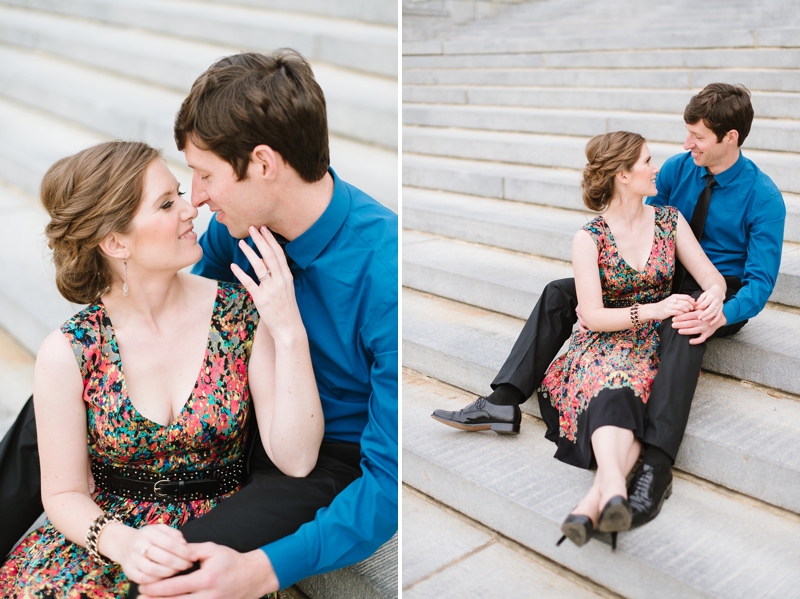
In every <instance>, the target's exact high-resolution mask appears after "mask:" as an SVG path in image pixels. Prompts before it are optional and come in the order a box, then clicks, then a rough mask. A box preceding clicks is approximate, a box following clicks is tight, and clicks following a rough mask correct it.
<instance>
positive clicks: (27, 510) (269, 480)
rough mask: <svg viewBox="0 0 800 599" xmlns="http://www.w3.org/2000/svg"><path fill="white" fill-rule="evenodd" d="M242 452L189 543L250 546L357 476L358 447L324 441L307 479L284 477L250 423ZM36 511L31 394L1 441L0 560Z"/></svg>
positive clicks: (286, 531) (281, 533) (277, 533)
mask: <svg viewBox="0 0 800 599" xmlns="http://www.w3.org/2000/svg"><path fill="white" fill-rule="evenodd" d="M248 453H249V454H250V457H249V460H248V478H247V480H246V482H245V485H244V487H243V488H242V489H241V490H240V491H239V492H237V493H235V494H234V495H233V496H231V497H229V498H228V499H226V500H225V501H223V502H221V503H220V504H219V505H217V506H216V507H215V508H214V509H213V510H211V511H210V512H209V513H208V514H206V515H205V516H203V517H202V518H199V519H197V520H193V521H191V522H188V523H187V524H186V525H185V526H184V527H183V528H181V531H182V532H183V534H184V536H185V537H186V539H187V540H188V541H190V542H205V541H212V542H214V543H218V544H221V545H226V546H228V547H231V548H233V549H236V550H237V551H251V550H253V549H257V548H258V547H261V546H263V545H265V544H267V543H271V542H272V541H277V540H278V539H280V538H283V537H285V536H287V535H290V534H292V533H293V532H295V531H296V530H297V529H298V528H300V526H301V525H303V524H304V523H306V522H309V521H311V520H313V519H314V516H315V515H316V513H317V510H319V509H320V508H322V507H326V506H328V505H330V503H331V501H333V498H334V497H336V495H338V494H339V493H340V492H341V491H342V490H343V489H344V488H345V487H347V486H348V485H349V484H350V483H351V482H353V481H354V480H356V479H357V478H358V477H360V476H361V447H360V445H359V444H358V443H345V442H340V443H328V442H325V443H323V444H322V446H321V448H320V454H319V459H318V460H317V465H316V466H315V468H314V470H313V471H312V472H311V473H310V474H309V475H308V476H307V477H305V478H293V477H290V476H286V475H285V474H283V473H282V472H281V471H280V470H278V468H277V466H275V465H274V464H273V463H272V462H271V461H270V459H269V457H267V454H266V452H265V451H264V447H263V445H262V443H261V440H260V438H259V437H258V428H257V427H256V426H255V421H254V420H253V427H252V430H251V438H250V442H249V444H248ZM42 511H43V508H42V502H41V473H40V470H39V452H38V447H37V438H36V425H35V420H34V412H33V398H31V399H29V400H28V402H27V403H26V404H25V407H24V408H23V409H22V412H20V415H19V416H18V417H17V420H16V422H15V423H14V425H13V426H12V428H11V429H10V430H9V432H8V433H7V434H6V436H5V438H4V439H3V441H2V443H0V518H2V520H0V523H2V527H0V532H1V533H2V534H0V543H1V544H0V562H2V561H3V560H5V557H6V555H7V554H8V553H9V552H10V551H11V548H12V547H13V546H14V544H15V543H16V542H17V541H18V540H19V538H20V537H21V536H22V535H23V534H24V533H25V531H26V530H27V529H28V528H29V527H30V526H31V525H32V524H33V523H34V521H35V520H36V518H38V517H39V515H40V514H41V513H42ZM133 586H135V585H133ZM134 590H135V589H132V592H133V591H134ZM132 596H135V595H132Z"/></svg>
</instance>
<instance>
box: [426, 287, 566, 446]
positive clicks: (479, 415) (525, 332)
mask: <svg viewBox="0 0 800 599" xmlns="http://www.w3.org/2000/svg"><path fill="white" fill-rule="evenodd" d="M577 306H578V297H577V294H576V292H575V280H574V279H559V280H557V281H552V282H550V283H548V284H547V285H546V286H545V288H544V290H543V291H542V295H541V296H540V297H539V301H538V302H536V306H535V307H534V308H533V312H531V315H530V316H529V317H528V320H527V322H526V323H525V326H524V327H523V329H522V332H521V333H520V335H519V337H517V340H516V342H515V343H514V347H513V348H512V349H511V353H510V354H509V356H508V358H506V361H505V363H504V364H503V367H502V368H501V369H500V372H499V373H498V374H497V376H496V377H495V379H494V381H492V389H493V390H494V391H493V392H492V393H491V394H490V395H488V396H487V397H481V398H479V399H478V400H477V401H475V402H474V403H472V404H470V405H468V406H466V407H465V408H464V409H462V410H458V411H457V412H452V411H449V410H436V411H434V413H433V418H434V419H436V420H438V421H439V422H441V423H442V424H447V425H448V426H452V427H455V428H459V429H462V430H468V431H476V430H493V431H495V432H497V433H506V434H507V433H518V432H519V426H520V422H521V420H522V416H521V413H520V409H519V404H521V403H524V402H525V401H527V399H528V397H530V396H531V395H533V393H534V391H536V389H538V388H539V386H540V385H541V384H542V380H543V379H544V375H545V372H546V371H547V367H548V366H549V365H550V362H552V361H553V359H554V358H555V357H556V354H557V353H558V350H559V349H561V346H562V345H563V344H564V342H565V341H566V340H567V339H569V336H570V334H571V333H572V327H573V325H574V324H575V322H576V321H577V316H576V314H575V308H576V307H577Z"/></svg>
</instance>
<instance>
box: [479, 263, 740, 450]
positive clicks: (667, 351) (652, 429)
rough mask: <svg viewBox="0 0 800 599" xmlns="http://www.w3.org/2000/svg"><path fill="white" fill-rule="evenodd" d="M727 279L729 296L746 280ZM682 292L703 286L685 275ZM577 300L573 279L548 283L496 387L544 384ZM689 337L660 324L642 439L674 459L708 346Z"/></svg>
mask: <svg viewBox="0 0 800 599" xmlns="http://www.w3.org/2000/svg"><path fill="white" fill-rule="evenodd" d="M725 282H726V283H727V286H728V289H727V293H726V300H727V299H730V297H731V296H732V295H734V294H735V293H736V292H737V291H738V290H739V289H741V287H742V284H741V282H740V281H739V279H737V278H736V277H725ZM680 292H681V293H685V294H687V295H692V296H693V297H695V298H696V297H698V296H699V295H700V294H701V293H702V290H701V289H700V286H699V285H698V284H697V283H696V282H695V281H694V279H692V278H691V277H690V276H688V275H687V276H686V279H685V280H684V282H683V285H682V287H681V291H680ZM577 305H578V296H577V293H576V291H575V281H574V279H559V280H557V281H552V282H551V283H548V284H547V285H546V286H545V288H544V290H543V291H542V295H541V296H540V297H539V301H538V302H536V306H535V307H534V308H533V312H531V315H530V317H528V321H527V322H526V323H525V326H524V327H523V328H522V332H521V333H520V335H519V337H518V338H517V341H516V342H515V343H514V347H513V348H512V349H511V353H510V354H509V356H508V358H507V359H506V361H505V363H504V364H503V366H502V368H501V369H500V372H498V374H497V376H496V377H495V379H494V380H493V381H492V388H493V389H495V388H497V386H498V385H500V384H503V383H510V384H511V385H513V386H514V387H516V388H517V389H519V390H520V391H521V392H522V393H523V394H524V395H525V397H526V398H527V397H530V396H531V395H533V393H534V392H535V391H536V390H537V389H538V388H539V387H540V386H541V384H542V380H543V379H544V375H545V373H546V372H547V367H548V366H549V365H550V363H551V362H552V361H553V360H554V359H555V357H556V355H557V354H558V350H559V349H560V348H561V346H562V345H563V344H564V342H565V341H566V340H567V339H569V337H570V335H571V333H572V327H573V326H574V324H575V323H576V322H577V320H578V318H577V316H576V314H575V308H576V307H577ZM746 323H747V321H746V320H745V321H743V322H737V323H735V324H732V325H726V326H723V327H720V328H719V329H717V331H716V332H715V333H714V335H713V336H714V337H727V336H729V335H733V334H734V333H736V332H737V331H738V330H739V329H741V328H742V327H743V326H744V325H745V324H746ZM689 339H691V337H690V336H688V335H681V334H679V333H678V332H677V330H675V329H673V328H672V319H671V318H669V319H667V320H665V321H663V322H662V323H661V365H660V366H659V369H658V374H657V375H656V378H655V380H654V381H653V388H652V390H651V392H650V398H649V400H648V402H647V413H646V419H645V434H644V439H643V441H644V442H645V443H646V444H648V445H655V446H656V447H658V448H660V449H662V450H663V451H665V452H666V453H667V454H669V455H670V457H671V458H672V460H673V462H674V461H675V456H676V455H677V454H678V448H679V447H680V444H681V441H682V439H683V433H684V431H685V430H686V423H687V422H688V419H689V410H690V408H691V406H692V398H693V397H694V392H695V389H696V388H697V379H698V377H699V375H700V366H701V364H702V362H703V356H704V355H705V351H706V344H705V343H701V344H699V345H691V344H690V343H689Z"/></svg>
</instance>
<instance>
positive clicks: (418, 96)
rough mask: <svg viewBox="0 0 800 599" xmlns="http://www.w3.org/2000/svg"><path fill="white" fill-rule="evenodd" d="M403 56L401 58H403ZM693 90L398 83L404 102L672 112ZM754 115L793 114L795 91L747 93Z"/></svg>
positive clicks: (799, 105) (799, 106)
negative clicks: (400, 85) (401, 87)
mask: <svg viewBox="0 0 800 599" xmlns="http://www.w3.org/2000/svg"><path fill="white" fill-rule="evenodd" d="M404 60H405V59H404ZM698 91H700V88H696V89H646V88H645V89H633V88H592V87H556V86H554V87H535V86H523V85H515V86H513V87H511V86H488V85H481V86H469V85H414V84H410V83H405V84H404V85H403V103H404V105H409V104H411V103H416V102H422V103H425V102H427V103H444V104H470V105H495V106H496V105H502V106H532V107H539V108H559V107H560V108H579V109H607V110H632V111H637V112H677V113H680V114H682V113H683V109H684V108H685V107H686V104H687V103H688V102H689V99H690V98H691V97H692V96H693V95H694V94H695V93H697V92H698ZM752 103H753V108H754V110H755V113H756V115H757V116H758V117H759V118H783V119H792V118H794V117H795V116H796V115H797V114H798V112H800V98H798V95H797V94H796V93H787V92H763V91H755V92H753V93H752Z"/></svg>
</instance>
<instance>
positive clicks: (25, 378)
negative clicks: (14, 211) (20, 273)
mask: <svg viewBox="0 0 800 599" xmlns="http://www.w3.org/2000/svg"><path fill="white" fill-rule="evenodd" d="M0 198H2V201H3V202H4V203H3V204H2V205H0V214H3V215H5V214H7V213H8V210H9V208H10V206H9V205H8V204H6V203H5V201H6V200H7V199H8V198H7V197H5V196H4V195H3V194H2V192H1V191H0ZM33 367H34V356H33V354H31V353H30V352H29V351H27V350H26V349H25V348H24V347H22V346H21V345H20V344H19V343H18V342H17V341H16V340H15V339H14V338H13V337H11V335H9V334H8V333H7V332H6V331H5V330H3V329H0V439H2V437H3V436H4V435H5V434H6V431H7V430H8V429H9V428H10V427H11V425H12V424H13V422H14V420H15V419H16V417H17V414H18V413H19V411H20V410H21V409H22V406H23V405H24V404H25V401H26V400H27V399H28V397H30V395H31V394H32V393H33Z"/></svg>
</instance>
